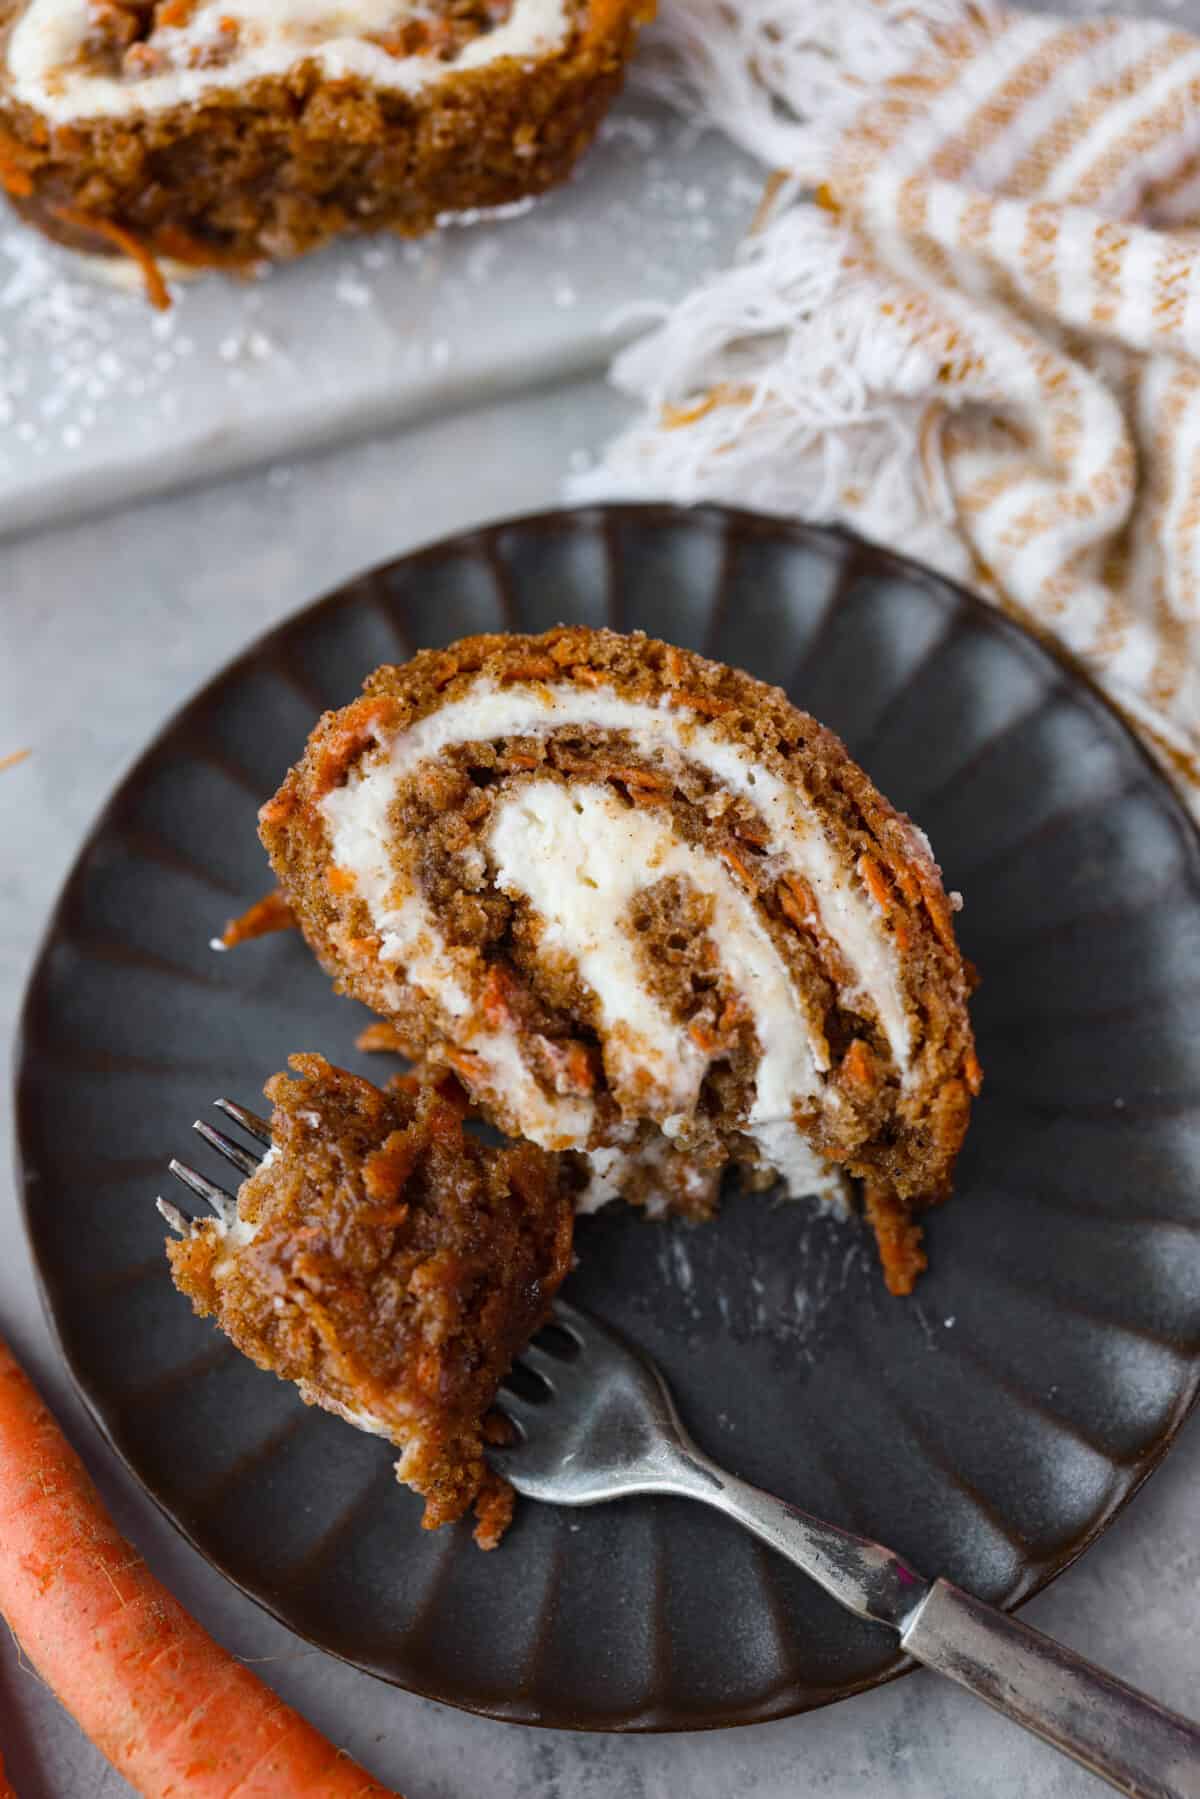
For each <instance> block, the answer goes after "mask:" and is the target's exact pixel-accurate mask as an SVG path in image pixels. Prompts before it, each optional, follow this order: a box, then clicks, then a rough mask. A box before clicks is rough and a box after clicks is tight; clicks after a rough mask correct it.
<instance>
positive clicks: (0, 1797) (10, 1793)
mask: <svg viewBox="0 0 1200 1799" xmlns="http://www.w3.org/2000/svg"><path fill="white" fill-rule="evenodd" d="M0 1799H17V1789H16V1787H15V1786H13V1784H12V1782H11V1781H10V1780H9V1778H8V1776H7V1774H6V1773H5V1772H4V1759H3V1757H2V1756H0Z"/></svg>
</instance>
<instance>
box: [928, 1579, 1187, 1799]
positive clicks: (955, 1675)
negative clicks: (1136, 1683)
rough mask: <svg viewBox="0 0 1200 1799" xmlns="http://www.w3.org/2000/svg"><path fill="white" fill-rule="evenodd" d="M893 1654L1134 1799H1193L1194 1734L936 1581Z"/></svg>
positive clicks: (1058, 1648)
mask: <svg viewBox="0 0 1200 1799" xmlns="http://www.w3.org/2000/svg"><path fill="white" fill-rule="evenodd" d="M900 1642H901V1646H902V1647H903V1648H904V1649H906V1650H907V1651H908V1653H909V1655H911V1656H913V1657H914V1658H915V1659H916V1660H917V1661H919V1662H922V1663H923V1664H924V1665H925V1667H927V1668H936V1670H937V1671H938V1673H939V1674H945V1675H947V1676H948V1677H949V1679H951V1680H953V1681H956V1682H957V1683H958V1685H959V1686H962V1687H966V1688H967V1689H968V1691H969V1692H972V1693H974V1694H975V1696H976V1698H978V1699H983V1700H985V1701H986V1703H987V1704H988V1705H990V1706H993V1707H994V1708H995V1710H996V1711H998V1712H1003V1713H1004V1715H1005V1716H1006V1717H1009V1718H1013V1719H1015V1720H1016V1722H1017V1723H1018V1724H1022V1725H1024V1727H1025V1729H1026V1730H1031V1731H1033V1732H1034V1733H1035V1734H1036V1735H1037V1736H1040V1737H1042V1738H1044V1739H1045V1741H1046V1742H1048V1743H1052V1744H1053V1745H1054V1747H1055V1748H1056V1749H1061V1750H1062V1751H1063V1752H1064V1754H1066V1755H1069V1756H1072V1757H1073V1758H1074V1760H1075V1761H1077V1762H1080V1763H1081V1764H1082V1765H1083V1766H1084V1767H1085V1768H1089V1769H1090V1770H1091V1772H1092V1773H1093V1774H1098V1775H1100V1777H1101V1778H1102V1779H1104V1780H1107V1781H1108V1782H1109V1784H1110V1785H1111V1786H1114V1787H1116V1789H1117V1790H1118V1792H1121V1793H1128V1794H1131V1795H1135V1796H1136V1799H1200V1729H1198V1728H1197V1726H1196V1725H1195V1724H1191V1723H1189V1722H1188V1720H1187V1719H1186V1718H1181V1717H1179V1716H1178V1715H1177V1714H1176V1713H1174V1712H1169V1711H1166V1710H1165V1709H1164V1708H1163V1707H1162V1706H1160V1705H1156V1704H1155V1702H1154V1700H1153V1699H1150V1698H1147V1696H1146V1695H1145V1694H1144V1693H1139V1692H1138V1691H1137V1690H1136V1689H1135V1688H1133V1687H1129V1686H1126V1685H1125V1683H1124V1681H1121V1680H1117V1679H1116V1678H1115V1677H1114V1676H1113V1675H1111V1674H1106V1673H1105V1672H1104V1670H1103V1669H1102V1668H1097V1667H1096V1666H1094V1664H1093V1663H1091V1662H1089V1661H1085V1660H1084V1658H1083V1656H1081V1655H1076V1654H1075V1653H1074V1652H1073V1651H1072V1650H1070V1649H1067V1648H1064V1646H1063V1645H1062V1644H1061V1643H1056V1642H1055V1641H1054V1640H1053V1639H1052V1638H1051V1637H1047V1636H1044V1635H1043V1634H1042V1632H1041V1631H1040V1630H1034V1629H1033V1628H1032V1627H1031V1626H1030V1625H1028V1624H1021V1623H1019V1622H1018V1620H1017V1619H1016V1618H1010V1617H1008V1616H1007V1615H1006V1614H1005V1613H1004V1612H999V1611H996V1610H995V1608H994V1607H993V1606H990V1605H985V1604H984V1603H983V1601H982V1600H981V1599H974V1598H972V1596H971V1594H970V1593H964V1592H962V1591H961V1590H960V1589H959V1588H958V1587H955V1586H951V1585H950V1583H949V1581H945V1580H937V1581H935V1582H934V1583H933V1586H932V1587H931V1589H930V1592H929V1596H928V1598H927V1599H925V1600H923V1601H922V1603H921V1605H920V1606H919V1607H918V1609H917V1611H916V1613H915V1615H914V1617H913V1619H912V1622H911V1623H910V1624H909V1625H908V1628H907V1629H906V1630H904V1631H903V1632H902V1633H901V1637H900Z"/></svg>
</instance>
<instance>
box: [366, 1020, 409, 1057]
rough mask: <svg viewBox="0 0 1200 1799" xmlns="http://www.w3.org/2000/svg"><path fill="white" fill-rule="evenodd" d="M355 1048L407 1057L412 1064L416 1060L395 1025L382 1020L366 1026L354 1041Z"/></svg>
mask: <svg viewBox="0 0 1200 1799" xmlns="http://www.w3.org/2000/svg"><path fill="white" fill-rule="evenodd" d="M354 1047H355V1049H362V1050H366V1051H368V1052H374V1051H384V1052H386V1053H387V1054H388V1055H393V1056H407V1057H408V1059H409V1061H410V1062H412V1061H414V1060H415V1059H416V1058H415V1057H414V1055H413V1052H412V1050H411V1049H410V1048H409V1046H408V1044H407V1043H406V1042H405V1040H404V1038H403V1037H402V1036H401V1035H400V1033H399V1031H398V1030H397V1029H396V1027H395V1025H394V1024H389V1023H388V1022H387V1021H386V1020H385V1019H382V1018H380V1019H378V1020H377V1021H376V1023H375V1024H368V1025H364V1027H363V1029H362V1030H361V1031H360V1032H359V1033H358V1036H357V1037H356V1038H355V1039H354Z"/></svg>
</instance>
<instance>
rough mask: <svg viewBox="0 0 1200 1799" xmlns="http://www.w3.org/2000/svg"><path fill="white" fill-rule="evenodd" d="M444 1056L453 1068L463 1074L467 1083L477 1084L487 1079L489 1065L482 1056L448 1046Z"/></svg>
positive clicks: (443, 1051) (444, 1047) (443, 1049)
mask: <svg viewBox="0 0 1200 1799" xmlns="http://www.w3.org/2000/svg"><path fill="white" fill-rule="evenodd" d="M442 1055H443V1056H444V1057H445V1059H446V1061H447V1062H449V1064H450V1066H451V1068H453V1069H455V1070H456V1071H457V1073H459V1074H461V1075H462V1077H463V1079H464V1080H465V1081H474V1082H476V1083H478V1082H480V1081H484V1080H486V1079H487V1064H486V1062H485V1061H484V1060H483V1057H482V1056H477V1055H475V1053H474V1052H473V1051H472V1050H469V1049H453V1048H451V1047H450V1046H449V1045H448V1044H447V1045H444V1046H443V1048H442Z"/></svg>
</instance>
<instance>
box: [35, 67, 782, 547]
mask: <svg viewBox="0 0 1200 1799" xmlns="http://www.w3.org/2000/svg"><path fill="white" fill-rule="evenodd" d="M759 186H760V183H759V181H758V179H757V178H756V177H755V176H754V175H753V174H751V173H750V172H749V169H748V165H747V164H746V163H744V162H743V161H742V160H741V159H740V158H738V157H737V156H736V155H734V154H733V153H731V152H730V151H729V149H728V148H727V146H724V145H722V144H720V143H719V142H718V141H717V140H716V139H715V138H712V137H710V138H708V139H707V140H706V141H704V142H702V143H699V144H697V143H696V142H695V141H694V134H693V133H691V131H690V130H689V128H688V127H686V126H685V125H684V124H682V123H680V122H679V121H677V120H673V119H671V118H669V117H668V116H667V115H665V114H663V113H661V112H657V111H655V110H654V109H653V108H652V107H648V106H647V105H646V104H645V103H644V102H641V103H639V102H637V101H627V102H625V104H624V105H623V107H622V108H621V110H620V111H618V112H616V113H614V114H613V115H612V116H611V117H610V118H609V119H608V120H607V121H606V123H605V124H604V125H603V127H602V128H601V132H600V135H599V141H598V143H597V146H596V148H595V149H594V151H593V152H592V154H591V156H590V157H589V158H588V159H587V160H586V161H585V163H584V165H583V166H582V168H581V170H580V173H579V175H578V176H577V178H576V179H575V180H574V181H572V182H571V183H570V184H568V186H567V187H566V188H564V189H562V190H560V191H559V192H557V193H555V194H552V195H550V196H548V197H547V198H546V199H545V200H543V201H540V202H533V201H521V202H519V203H517V204H516V205H514V206H510V207H505V208H501V209H497V210H496V211H494V212H490V213H486V214H484V213H479V214H462V215H457V216H455V217H453V218H451V219H447V220H446V221H445V224H446V225H447V226H448V227H449V228H448V229H446V230H445V231H443V232H441V233H439V234H438V235H436V236H434V237H432V238H428V239H423V240H420V241H417V242H405V241H403V240H400V239H395V238H378V239H369V240H360V241H357V242H354V241H351V242H346V243H343V244H341V245H338V246H336V247H334V248H333V249H331V250H329V251H327V252H324V253H322V254H320V255H318V256H315V257H312V258H309V259H307V260H305V261H303V262H301V263H298V264H294V265H291V266H290V267H285V268H280V269H275V270H272V271H270V272H268V273H267V274H266V275H265V276H264V277H263V278H262V279H261V280H257V281H242V282H239V281H234V280H229V279H225V278H223V277H220V276H213V275H203V276H200V277H199V278H195V279H192V280H189V281H187V282H181V281H178V280H176V279H174V278H172V279H171V287H172V293H173V295H174V300H175V304H174V307H173V309H172V310H171V312H169V313H167V314H165V315H156V314H153V313H151V312H150V310H149V309H148V307H147V306H146V303H145V301H144V299H143V297H142V295H141V292H140V291H139V287H138V283H137V279H136V272H135V271H134V270H132V268H131V267H130V265H128V264H125V263H123V262H116V263H111V264H109V265H108V268H109V270H110V272H118V273H119V274H120V275H121V276H122V278H123V282H124V285H123V286H122V287H114V286H113V285H112V282H111V279H108V278H105V279H101V278H100V277H99V276H98V274H97V259H94V258H81V257H77V256H74V255H72V254H71V253H70V252H67V251H64V250H61V249H60V248H58V247H57V246H55V245H52V244H49V243H47V242H46V241H45V240H43V239H42V238H41V237H39V236H38V235H37V234H36V233H34V232H33V231H31V230H29V229H27V228H25V227H24V226H22V225H20V224H18V223H17V222H16V221H15V220H14V221H13V222H12V223H11V224H10V225H7V226H4V225H3V224H0V528H4V527H6V526H11V525H14V524H29V523H34V522H37V521H38V520H39V519H43V518H47V517H51V516H52V517H54V518H55V519H56V520H57V519H61V518H62V517H63V516H64V513H65V512H67V511H69V510H70V509H71V507H72V506H83V505H88V504H94V503H96V501H97V500H103V501H104V502H105V503H110V502H111V501H113V500H114V499H126V498H131V497H135V496H136V495H138V494H141V493H145V492H150V491H155V490H160V489H162V488H164V487H168V486H170V485H172V484H174V483H175V482H176V481H178V480H180V479H184V478H187V479H194V478H195V475H196V473H197V472H198V470H199V472H202V473H214V474H219V473H222V472H224V471H226V470H232V469H233V468H235V467H239V466H246V465H247V464H248V463H251V462H254V461H259V460H261V461H268V462H269V461H272V460H277V459H278V458H279V457H280V456H286V455H289V454H292V453H294V452H295V451H297V450H299V449H302V448H304V447H307V446H308V445H310V444H312V443H314V442H317V441H329V438H330V436H331V435H349V434H352V433H353V432H355V431H357V430H360V429H372V430H377V429H379V428H380V426H381V425H383V424H386V423H388V422H389V419H390V420H393V421H399V420H402V419H404V418H405V417H407V416H409V415H410V414H411V413H413V412H416V411H418V410H421V409H427V408H428V407H429V406H430V405H431V404H437V403H439V402H440V401H442V400H443V399H444V397H445V395H446V393H447V391H448V384H453V386H454V388H455V389H459V390H464V391H479V389H480V384H481V383H483V384H487V386H488V389H489V391H490V392H496V391H497V390H499V389H502V388H504V387H508V388H516V387H518V386H523V385H524V384H525V383H526V382H528V381H529V380H531V379H533V378H535V377H536V376H540V377H541V378H543V379H544V378H552V377H554V376H555V375H556V374H559V373H562V372H565V371H567V370H570V371H571V372H576V371H579V370H581V369H582V368H585V367H595V368H599V367H601V366H602V365H603V364H604V363H605V362H606V361H607V357H608V353H609V350H610V348H611V343H612V338H611V324H612V321H613V319H614V318H615V317H616V316H617V315H618V314H619V313H620V312H621V310H622V308H624V307H626V306H627V305H628V303H629V302H630V301H632V300H633V299H635V298H636V299H638V300H639V301H640V300H649V301H650V302H651V303H652V304H661V305H666V304H669V303H670V302H671V301H672V300H673V299H675V298H677V297H678V296H679V295H680V294H681V293H682V292H684V291H686V289H687V288H688V287H689V286H690V285H691V284H692V283H693V282H694V281H695V280H696V279H697V278H698V276H699V275H701V274H702V273H704V272H705V271H706V270H707V269H709V268H712V267H715V266H717V265H719V264H720V263H721V262H722V261H723V260H725V258H727V256H728V255H729V253H730V251H731V249H732V246H733V244H734V243H735V242H736V241H737V239H738V237H739V236H740V235H741V233H742V231H743V230H744V228H745V226H746V223H747V221H748V219H749V217H750V215H751V214H752V212H753V209H754V205H755V203H756V201H757V196H758V192H759ZM483 304H486V308H487V313H486V317H487V329H486V330H481V329H480V318H481V305H483Z"/></svg>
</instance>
